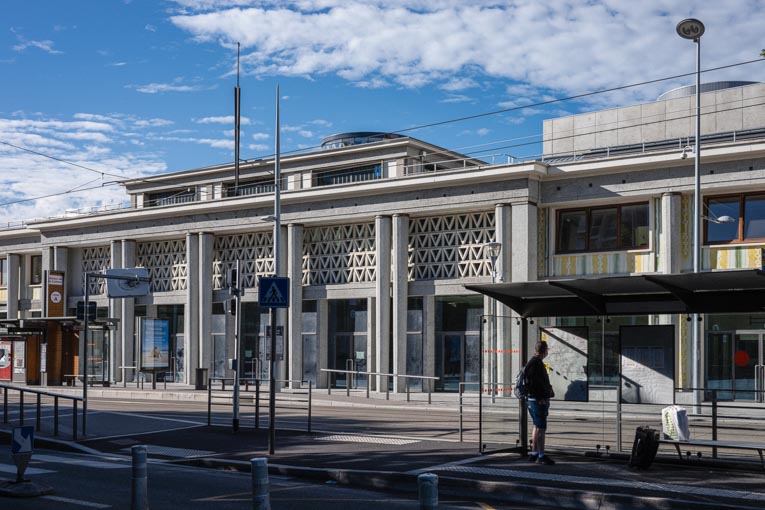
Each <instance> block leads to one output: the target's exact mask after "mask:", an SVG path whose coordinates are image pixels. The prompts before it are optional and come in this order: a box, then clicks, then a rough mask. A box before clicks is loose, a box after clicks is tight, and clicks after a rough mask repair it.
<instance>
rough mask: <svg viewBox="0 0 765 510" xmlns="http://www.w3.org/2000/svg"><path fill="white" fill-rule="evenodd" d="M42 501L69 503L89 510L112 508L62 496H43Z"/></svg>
mask: <svg viewBox="0 0 765 510" xmlns="http://www.w3.org/2000/svg"><path fill="white" fill-rule="evenodd" d="M42 499H48V500H50V501H58V502H60V503H69V504H70V505H79V506H85V507H88V508H111V507H112V506H111V505H104V504H101V503H93V502H92V501H83V500H81V499H71V498H62V497H61V496H42Z"/></svg>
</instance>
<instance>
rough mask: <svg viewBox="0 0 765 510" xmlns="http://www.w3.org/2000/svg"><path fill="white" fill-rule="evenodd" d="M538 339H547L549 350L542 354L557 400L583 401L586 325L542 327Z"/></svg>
mask: <svg viewBox="0 0 765 510" xmlns="http://www.w3.org/2000/svg"><path fill="white" fill-rule="evenodd" d="M540 334H541V339H542V340H544V341H545V342H547V344H548V346H549V349H550V354H549V356H548V357H547V358H545V364H546V365H548V366H549V375H550V384H552V387H553V390H554V391H555V398H556V399H558V400H572V401H576V402H587V401H588V400H589V393H588V379H587V362H588V359H587V338H588V335H589V329H588V328H587V327H583V326H582V327H578V326H577V327H574V326H570V327H556V328H554V327H543V328H540Z"/></svg>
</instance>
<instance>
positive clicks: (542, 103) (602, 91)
mask: <svg viewBox="0 0 765 510" xmlns="http://www.w3.org/2000/svg"><path fill="white" fill-rule="evenodd" d="M755 62H765V58H758V59H756V60H747V61H744V62H737V63H735V64H728V65H724V66H718V67H711V68H709V69H704V70H703V71H701V72H702V73H710V72H714V71H720V70H722V69H729V68H733V67H738V66H743V65H748V64H753V63H755ZM695 75H696V72H695V71H694V72H690V73H683V74H676V75H673V76H667V77H665V78H656V79H653V80H646V81H642V82H638V83H631V84H628V85H620V86H618V87H612V88H608V89H600V90H595V91H592V92H584V93H582V94H576V95H573V96H567V97H561V98H556V99H550V100H547V101H540V102H538V103H531V104H527V105H523V106H514V107H512V108H504V109H502V110H494V111H490V112H484V113H477V114H474V115H467V116H464V117H457V118H454V119H447V120H442V121H437V122H431V123H428V124H421V125H419V126H412V127H408V128H404V129H399V130H395V131H387V132H385V133H383V135H397V134H401V133H407V132H409V131H416V130H419V129H425V128H429V127H435V126H442V125H445V124H451V123H454V122H462V121H465V120H472V119H478V118H482V117H489V116H492V115H499V114H501V113H508V112H512V111H520V110H525V109H526V108H535V107H538V106H548V105H551V104H555V103H562V102H565V101H572V100H574V99H582V98H585V97H592V96H596V95H599V94H606V93H609V92H616V91H618V90H625V89H629V88H635V87H641V86H644V85H651V84H653V83H660V82H663V81H669V80H675V79H678V78H684V77H686V76H695ZM320 148H321V145H314V146H311V147H304V148H302V149H294V150H291V151H284V152H282V154H295V153H303V152H306V151H310V150H313V149H320ZM455 150H459V149H455ZM273 156H274V155H273V154H269V155H265V156H259V157H255V158H251V159H243V160H242V161H243V162H245V163H250V162H253V161H257V160H259V159H265V158H270V157H273Z"/></svg>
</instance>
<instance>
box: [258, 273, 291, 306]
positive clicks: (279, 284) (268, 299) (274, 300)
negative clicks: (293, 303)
mask: <svg viewBox="0 0 765 510" xmlns="http://www.w3.org/2000/svg"><path fill="white" fill-rule="evenodd" d="M258 304H259V305H260V306H262V307H263V308H289V306H290V279H289V278H286V277H284V276H263V277H261V278H259V279H258Z"/></svg>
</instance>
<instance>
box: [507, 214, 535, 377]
mask: <svg viewBox="0 0 765 510" xmlns="http://www.w3.org/2000/svg"><path fill="white" fill-rule="evenodd" d="M511 214H512V224H511V226H510V230H511V234H510V246H511V249H510V250H508V255H510V260H509V263H510V278H511V281H512V282H513V283H516V282H531V281H535V280H536V279H537V256H538V255H537V251H538V246H539V243H538V236H539V233H538V230H539V227H538V223H539V217H538V216H537V214H538V213H537V205H536V204H535V203H531V202H524V203H518V204H512V206H511ZM503 251H504V247H503ZM504 261H505V262H508V261H507V260H506V259H504ZM505 274H507V272H505ZM510 327H511V330H512V338H517V339H518V342H517V346H518V347H517V348H518V349H520V338H521V326H519V325H516V323H515V321H512V322H511V326H510ZM538 328H539V325H538V324H535V327H532V328H529V343H531V344H532V348H531V349H529V352H533V343H535V342H536V338H537V337H538V336H539V334H538ZM525 362H526V360H522V359H520V357H517V356H516V357H514V358H513V363H512V370H511V374H515V373H516V372H517V371H518V370H520V368H521V366H522V364H523V363H525ZM510 377H512V375H511V376H510Z"/></svg>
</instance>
